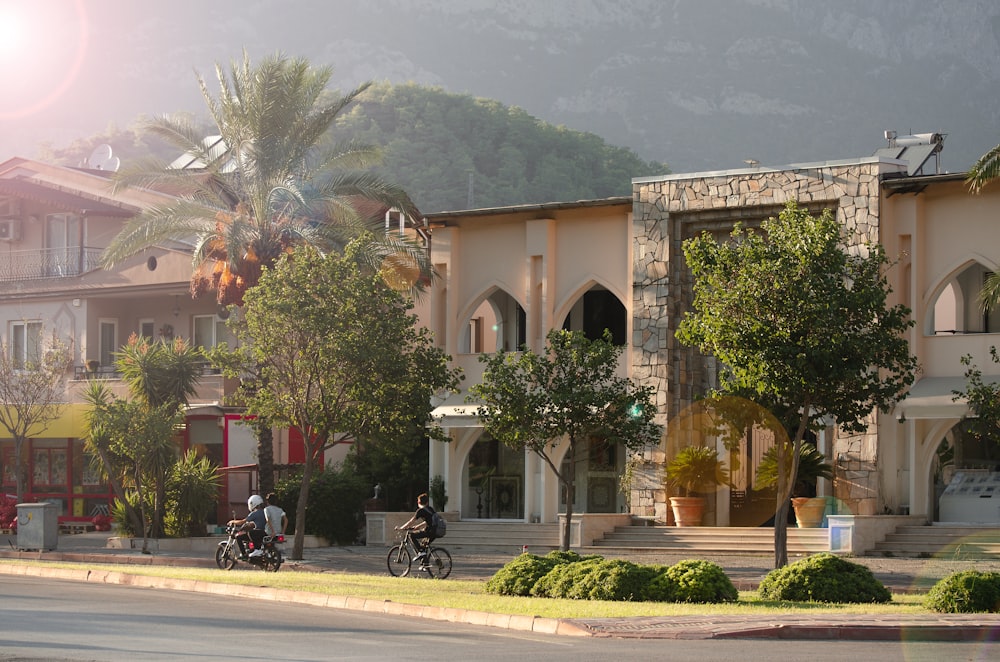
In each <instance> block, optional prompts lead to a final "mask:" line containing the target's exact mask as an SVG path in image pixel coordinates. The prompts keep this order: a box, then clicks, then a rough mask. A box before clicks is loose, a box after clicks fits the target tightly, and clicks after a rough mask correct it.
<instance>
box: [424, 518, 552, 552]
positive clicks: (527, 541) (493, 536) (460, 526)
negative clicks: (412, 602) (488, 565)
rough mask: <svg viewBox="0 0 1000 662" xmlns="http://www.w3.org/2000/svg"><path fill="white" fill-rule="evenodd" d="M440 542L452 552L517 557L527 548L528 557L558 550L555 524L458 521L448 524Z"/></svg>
mask: <svg viewBox="0 0 1000 662" xmlns="http://www.w3.org/2000/svg"><path fill="white" fill-rule="evenodd" d="M440 542H441V546H442V547H445V548H447V549H448V550H449V551H452V552H454V551H460V552H466V553H473V554H474V553H476V552H482V553H496V552H502V553H510V554H511V555H517V554H520V553H521V550H522V549H523V548H524V546H525V545H527V546H528V551H529V552H531V553H532V554H547V553H548V552H551V551H552V550H554V549H559V525H558V524H525V523H523V522H509V523H508V522H497V521H495V520H493V521H490V522H481V521H477V520H461V521H458V522H448V535H447V536H445V537H444V538H441V541H440Z"/></svg>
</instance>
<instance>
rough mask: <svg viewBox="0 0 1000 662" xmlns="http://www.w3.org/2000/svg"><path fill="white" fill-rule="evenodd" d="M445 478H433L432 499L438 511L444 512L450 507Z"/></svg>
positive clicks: (438, 476)
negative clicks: (446, 507)
mask: <svg viewBox="0 0 1000 662" xmlns="http://www.w3.org/2000/svg"><path fill="white" fill-rule="evenodd" d="M444 487H445V486H444V478H442V477H441V476H440V475H437V476H434V478H431V486H430V497H431V504H432V505H433V506H434V508H435V509H437V510H438V511H443V510H444V509H445V506H447V505H448V493H447V492H445V488H444Z"/></svg>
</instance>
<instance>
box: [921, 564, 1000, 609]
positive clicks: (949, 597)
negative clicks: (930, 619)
mask: <svg viewBox="0 0 1000 662" xmlns="http://www.w3.org/2000/svg"><path fill="white" fill-rule="evenodd" d="M924 606H925V607H927V608H928V609H930V610H931V611H936V612H942V613H946V614H970V613H976V612H996V611H1000V573H998V572H979V571H977V570H965V571H963V572H956V573H954V574H951V575H948V576H947V577H945V578H944V579H942V580H941V581H939V582H938V583H937V584H934V586H932V587H931V590H930V591H928V592H927V597H925V598H924Z"/></svg>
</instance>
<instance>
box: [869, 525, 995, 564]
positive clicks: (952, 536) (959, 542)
mask: <svg viewBox="0 0 1000 662" xmlns="http://www.w3.org/2000/svg"><path fill="white" fill-rule="evenodd" d="M866 556H899V557H910V558H942V559H955V560H958V559H997V558H1000V528H998V527H996V526H957V525H956V526H953V525H950V524H933V525H930V526H900V527H898V528H897V529H896V531H895V532H894V533H890V534H889V535H887V536H886V537H885V540H883V541H882V542H879V543H876V544H875V546H874V547H873V548H872V549H870V550H868V552H867V554H866Z"/></svg>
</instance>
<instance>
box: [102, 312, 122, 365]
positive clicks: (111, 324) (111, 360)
mask: <svg viewBox="0 0 1000 662" xmlns="http://www.w3.org/2000/svg"><path fill="white" fill-rule="evenodd" d="M98 327H99V331H100V334H99V335H100V343H101V358H100V361H101V365H107V366H110V365H114V364H115V352H117V351H118V320H113V319H102V320H100V321H99V322H98Z"/></svg>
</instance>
